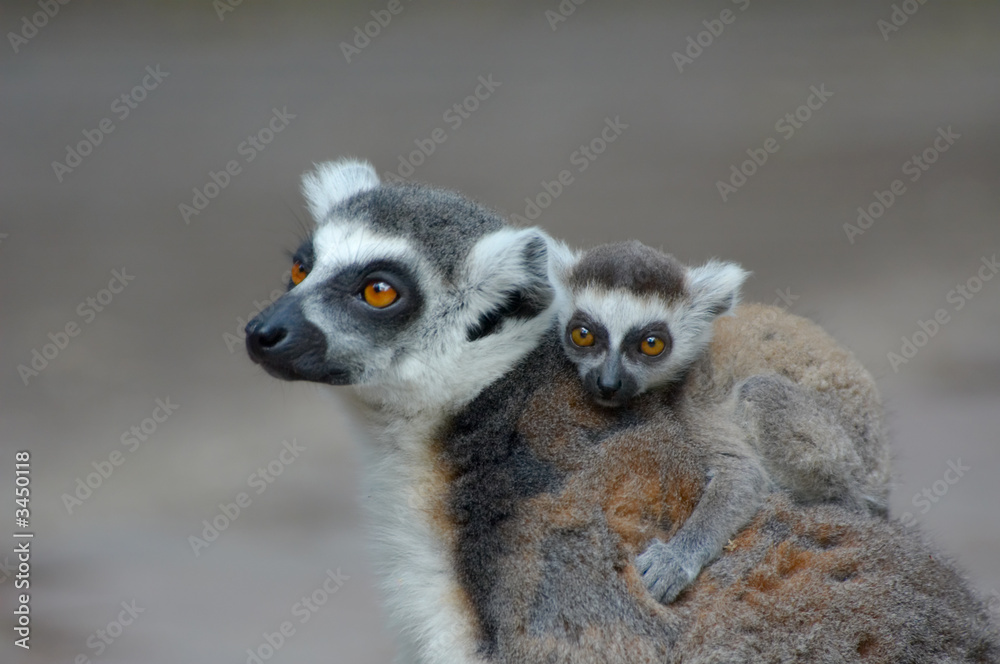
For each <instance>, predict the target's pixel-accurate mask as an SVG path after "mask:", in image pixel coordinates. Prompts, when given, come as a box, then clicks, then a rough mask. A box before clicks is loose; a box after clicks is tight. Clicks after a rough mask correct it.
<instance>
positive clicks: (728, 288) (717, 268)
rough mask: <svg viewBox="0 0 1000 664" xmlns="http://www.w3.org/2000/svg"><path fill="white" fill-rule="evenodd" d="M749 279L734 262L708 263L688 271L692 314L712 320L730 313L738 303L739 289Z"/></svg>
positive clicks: (746, 273)
mask: <svg viewBox="0 0 1000 664" xmlns="http://www.w3.org/2000/svg"><path fill="white" fill-rule="evenodd" d="M748 276H750V273H749V272H747V271H746V270H744V269H743V268H742V267H740V266H739V265H737V264H736V263H724V262H722V261H716V260H711V261H709V262H707V263H705V264H704V265H702V266H699V267H693V268H691V269H690V270H688V274H687V279H688V289H689V291H690V293H691V306H692V312H693V313H694V314H695V315H698V316H699V317H701V318H705V319H715V318H716V317H718V316H721V315H722V314H725V313H728V312H730V311H732V309H733V308H734V307H735V306H736V305H737V304H738V303H739V301H740V288H741V287H742V286H743V282H744V281H746V278H747V277H748Z"/></svg>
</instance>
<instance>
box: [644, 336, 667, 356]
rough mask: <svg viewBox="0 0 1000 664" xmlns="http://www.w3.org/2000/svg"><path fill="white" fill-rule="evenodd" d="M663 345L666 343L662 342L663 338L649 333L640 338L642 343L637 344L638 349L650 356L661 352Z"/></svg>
mask: <svg viewBox="0 0 1000 664" xmlns="http://www.w3.org/2000/svg"><path fill="white" fill-rule="evenodd" d="M664 346H666V344H665V343H663V339H661V338H659V337H654V336H652V335H651V336H648V337H646V338H645V339H643V340H642V343H641V344H639V350H641V351H642V352H643V353H645V354H646V355H649V356H650V357H655V356H657V355H659V354H660V353H662V352H663V347H664Z"/></svg>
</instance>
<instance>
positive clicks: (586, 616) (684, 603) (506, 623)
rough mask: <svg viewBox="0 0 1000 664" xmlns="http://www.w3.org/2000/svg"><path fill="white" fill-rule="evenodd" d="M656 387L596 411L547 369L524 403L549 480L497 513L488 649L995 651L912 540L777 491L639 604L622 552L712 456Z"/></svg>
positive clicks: (660, 527) (761, 657) (854, 657)
mask: <svg viewBox="0 0 1000 664" xmlns="http://www.w3.org/2000/svg"><path fill="white" fill-rule="evenodd" d="M735 322H737V323H738V322H740V321H739V319H737V321H735ZM795 325H802V324H801V323H795ZM736 329H738V326H736V325H731V326H730V329H729V332H732V333H735V330H736ZM806 330H807V332H808V328H806ZM831 352H832V351H831ZM736 357H737V362H736V365H737V366H740V365H739V362H742V361H743V359H742V358H740V357H739V353H738V351H737V352H736ZM715 359H719V358H715ZM748 370H756V368H755V367H754V368H750V369H748ZM727 380H728V379H727ZM660 398H661V396H660V395H645V396H643V397H640V398H639V400H638V403H637V404H635V406H634V407H633V408H632V409H631V410H629V409H603V408H597V407H595V406H592V405H590V404H589V403H588V401H587V398H586V395H585V394H584V393H583V390H582V387H581V386H580V383H579V380H578V379H577V378H576V376H575V374H574V373H573V372H572V368H571V367H562V368H561V369H560V368H557V370H556V371H555V375H554V376H553V377H552V379H551V381H550V382H549V383H548V384H546V385H544V386H543V387H541V388H540V389H538V390H537V391H536V392H535V393H534V394H533V396H532V397H531V398H530V399H529V400H528V402H527V403H526V405H525V407H524V409H523V410H522V411H521V414H520V417H519V418H518V421H517V430H518V432H519V433H520V435H521V436H522V437H523V444H524V445H525V446H527V447H528V448H530V450H531V452H532V454H533V455H534V456H535V457H537V458H538V459H540V460H544V462H545V463H547V464H551V466H552V467H553V468H554V470H555V472H556V473H557V475H558V476H559V477H560V478H561V479H560V481H559V483H558V485H557V486H555V487H554V488H553V489H552V490H550V491H543V492H541V493H539V494H538V495H535V496H533V497H530V498H527V499H525V500H524V501H523V502H521V503H520V504H519V507H518V508H517V509H516V511H515V512H514V513H513V514H512V515H511V517H510V519H509V520H508V521H506V522H505V523H504V524H503V525H502V526H501V527H502V529H503V532H504V533H505V536H504V541H505V544H504V548H505V550H506V553H505V554H504V555H503V559H504V562H503V564H502V565H501V567H500V569H499V571H498V573H497V575H496V577H495V578H493V579H492V581H493V586H492V588H493V590H492V592H493V597H494V600H495V601H496V604H495V606H498V607H500V608H499V610H498V613H496V615H494V616H493V619H494V620H496V621H497V622H498V625H497V627H498V629H497V632H496V634H495V636H496V641H495V650H493V651H491V652H490V655H489V657H488V659H490V660H491V661H500V662H510V663H512V664H513V663H523V662H549V663H566V664H569V663H571V662H572V663H573V664H590V663H593V664H597V663H598V662H600V663H605V662H622V663H631V662H637V663H638V662H686V663H708V662H788V661H803V662H805V661H808V662H850V661H856V662H862V661H863V662H884V663H886V664H888V663H890V662H891V663H897V662H923V661H940V662H959V661H962V662H966V661H968V662H990V661H997V658H998V657H1000V649H998V646H997V642H996V636H995V633H994V632H993V628H992V626H991V625H990V624H989V622H988V618H987V614H986V613H985V610H984V609H983V607H982V605H981V604H980V603H979V602H978V600H977V599H975V598H974V596H973V595H972V594H971V593H970V592H969V591H968V590H967V588H966V586H965V584H964V581H963V580H962V578H961V577H960V576H959V575H958V574H957V573H956V572H955V571H954V570H953V569H952V568H951V567H950V566H949V565H948V564H947V563H945V562H943V561H942V560H941V559H940V558H938V557H937V556H934V555H932V554H931V552H930V550H929V549H928V548H927V547H926V546H925V545H924V544H923V543H922V542H921V541H920V540H919V538H918V537H917V536H915V535H914V534H913V533H906V532H904V531H903V529H902V528H901V527H899V526H897V525H896V524H893V523H890V522H888V521H886V520H884V519H880V518H875V517H872V516H868V515H865V514H862V513H857V512H852V511H849V510H845V509H843V508H841V507H838V506H833V505H829V506H813V507H801V506H795V505H793V504H792V502H791V501H790V500H789V499H788V498H787V497H786V496H785V495H784V494H781V493H775V494H771V496H770V497H768V498H767V499H766V500H765V503H764V506H763V508H762V509H761V510H760V512H759V513H758V514H757V516H756V517H755V518H754V519H753V521H752V523H751V524H750V525H749V526H748V527H747V528H745V529H744V530H743V531H742V532H740V533H739V534H738V535H737V536H735V537H734V539H733V541H732V542H731V543H730V545H729V546H727V547H726V550H725V551H724V552H723V554H722V555H721V556H720V558H719V559H718V560H716V561H715V562H713V563H712V564H710V565H709V566H708V567H706V568H705V569H704V570H703V572H702V574H701V575H700V576H699V578H698V579H697V580H696V581H695V583H694V584H693V585H692V586H690V587H689V588H688V589H687V590H686V591H685V592H683V593H682V594H681V596H680V597H679V598H678V600H677V601H676V602H674V603H672V604H669V605H662V604H660V603H659V602H657V601H655V600H653V598H652V597H651V596H650V595H649V593H648V591H647V590H646V588H645V586H644V584H643V583H642V580H641V578H640V577H639V574H638V573H637V571H636V569H635V566H634V557H635V555H636V553H637V552H638V551H641V550H642V549H643V548H644V547H645V546H646V545H647V544H648V543H649V541H650V540H651V539H652V538H653V537H659V538H661V539H669V538H670V536H671V535H672V534H673V533H674V532H675V531H676V529H677V528H678V527H679V526H680V525H682V523H683V522H684V520H685V519H687V518H688V516H689V515H690V514H691V513H692V511H693V510H694V509H695V507H696V506H697V504H698V502H699V500H700V498H701V492H702V489H703V487H704V486H705V481H706V473H707V471H708V466H709V462H710V457H709V455H708V454H707V453H706V450H705V447H704V446H703V445H702V444H700V443H699V442H698V441H700V440H703V439H704V437H705V436H709V435H713V432H712V431H711V430H710V428H709V429H708V430H706V427H710V426H711V425H710V424H706V422H705V421H704V420H703V419H702V418H700V417H698V416H697V415H698V413H699V412H701V411H698V410H696V409H694V408H693V407H689V408H684V407H681V408H677V409H669V408H663V406H662V403H661V402H660V401H659V399H660ZM623 411H625V412H624V413H623ZM708 419H711V418H708ZM553 556H555V558H553ZM553 582H555V583H556V585H555V586H553V585H552V584H553ZM554 591H555V594H552V593H553V592H554ZM560 593H563V594H560ZM565 593H569V594H568V595H567V594H565ZM609 596H610V597H612V598H616V599H611V600H608V599H607V598H608V597H609ZM608 602H610V604H608ZM609 607H617V608H609Z"/></svg>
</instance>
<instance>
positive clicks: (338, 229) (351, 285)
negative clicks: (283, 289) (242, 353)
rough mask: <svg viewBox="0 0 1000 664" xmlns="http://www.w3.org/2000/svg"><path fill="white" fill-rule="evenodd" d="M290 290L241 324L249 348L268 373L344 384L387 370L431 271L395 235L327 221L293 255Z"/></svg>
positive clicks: (416, 313)
mask: <svg viewBox="0 0 1000 664" xmlns="http://www.w3.org/2000/svg"><path fill="white" fill-rule="evenodd" d="M293 261H294V263H293V266H292V283H291V284H289V291H288V293H286V294H285V295H284V296H282V297H281V298H280V299H279V300H278V301H277V302H275V304H274V305H273V306H272V307H271V308H269V309H268V310H266V311H265V312H263V313H262V314H261V315H259V316H257V317H256V318H254V319H253V320H252V321H250V323H249V324H248V326H247V350H248V352H249V354H250V357H251V359H253V360H254V361H255V362H258V363H259V364H260V365H261V366H262V367H263V368H264V369H265V370H266V371H267V372H268V373H270V374H271V375H273V376H275V377H277V378H282V379H284V380H308V381H314V382H320V383H328V384H331V385H346V384H353V383H358V382H363V381H365V380H369V379H373V378H375V377H376V376H377V375H378V374H379V373H382V372H384V371H386V370H387V369H388V368H389V366H390V365H391V363H392V359H393V355H394V354H396V353H399V352H405V351H403V350H402V349H405V348H406V347H408V346H410V345H412V342H413V339H411V338H410V337H412V335H413V334H414V332H415V331H416V330H415V325H416V324H417V323H418V322H419V320H420V319H421V316H422V315H423V314H425V313H426V304H427V296H426V295H425V292H426V291H427V290H428V289H430V288H433V287H434V285H435V283H434V281H435V280H434V278H433V274H432V273H431V271H430V270H429V269H428V267H427V265H426V264H425V261H421V260H420V256H419V253H417V252H416V251H414V248H413V247H412V246H411V245H410V244H409V243H407V242H404V241H401V240H400V239H398V238H389V237H380V236H379V235H376V234H374V233H372V232H371V231H370V230H369V229H367V228H365V227H363V226H359V225H355V224H346V225H327V226H324V227H322V228H320V229H319V230H318V231H317V232H316V233H315V234H314V236H313V237H311V238H309V239H308V240H306V241H305V242H304V243H303V244H302V246H300V247H299V249H298V251H296V253H295V255H294V258H293Z"/></svg>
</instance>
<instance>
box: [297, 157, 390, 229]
mask: <svg viewBox="0 0 1000 664" xmlns="http://www.w3.org/2000/svg"><path fill="white" fill-rule="evenodd" d="M377 186H379V179H378V174H377V173H376V172H375V167H373V166H372V165H371V164H369V163H368V162H367V161H361V160H358V159H338V160H337V161H328V162H325V163H322V164H316V168H315V170H313V171H311V172H309V173H306V174H305V175H303V176H302V195H303V196H304V197H305V199H306V203H307V204H308V206H309V212H310V214H312V216H313V219H315V220H316V223H317V224H322V223H324V222H325V221H326V220H327V217H328V216H329V214H330V210H332V209H333V207H334V206H336V205H337V204H338V203H342V202H343V201H345V200H347V199H348V198H350V197H351V196H353V195H355V194H358V193H361V192H362V191H367V190H369V189H374V188H375V187H377Z"/></svg>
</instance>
